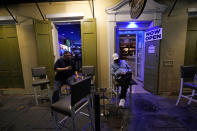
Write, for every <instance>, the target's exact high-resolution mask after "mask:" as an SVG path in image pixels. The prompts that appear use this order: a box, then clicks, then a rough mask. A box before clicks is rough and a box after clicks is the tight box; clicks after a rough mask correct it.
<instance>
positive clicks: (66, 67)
mask: <svg viewBox="0 0 197 131" xmlns="http://www.w3.org/2000/svg"><path fill="white" fill-rule="evenodd" d="M54 70H55V72H56V75H55V80H54V89H53V95H52V103H55V102H57V101H58V100H59V93H60V90H61V87H62V86H63V85H64V84H68V80H67V79H68V78H70V77H71V76H72V75H74V74H75V76H76V77H78V72H77V71H76V68H75V65H74V62H73V61H72V56H71V53H70V52H68V51H65V52H64V55H63V56H62V57H60V58H59V59H58V60H57V61H56V62H55V66H54Z"/></svg>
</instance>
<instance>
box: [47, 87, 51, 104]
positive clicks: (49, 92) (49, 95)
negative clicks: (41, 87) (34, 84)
mask: <svg viewBox="0 0 197 131" xmlns="http://www.w3.org/2000/svg"><path fill="white" fill-rule="evenodd" d="M47 88H48V97H49V100H50V101H51V91H50V86H49V84H47Z"/></svg>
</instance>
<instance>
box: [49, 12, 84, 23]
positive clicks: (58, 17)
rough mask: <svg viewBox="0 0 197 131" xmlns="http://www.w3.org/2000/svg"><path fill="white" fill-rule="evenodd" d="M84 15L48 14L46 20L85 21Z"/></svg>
mask: <svg viewBox="0 0 197 131" xmlns="http://www.w3.org/2000/svg"><path fill="white" fill-rule="evenodd" d="M83 17H84V14H83V13H63V14H47V15H46V18H47V19H49V20H51V21H67V20H80V19H83Z"/></svg>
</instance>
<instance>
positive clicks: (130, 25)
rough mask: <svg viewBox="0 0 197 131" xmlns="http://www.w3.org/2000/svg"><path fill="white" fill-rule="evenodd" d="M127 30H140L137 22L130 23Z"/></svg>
mask: <svg viewBox="0 0 197 131" xmlns="http://www.w3.org/2000/svg"><path fill="white" fill-rule="evenodd" d="M127 28H138V25H137V24H136V23H135V22H129V24H128V25H127Z"/></svg>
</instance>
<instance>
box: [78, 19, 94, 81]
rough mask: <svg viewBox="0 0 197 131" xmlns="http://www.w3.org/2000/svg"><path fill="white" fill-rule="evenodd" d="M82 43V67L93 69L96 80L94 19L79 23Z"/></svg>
mask: <svg viewBox="0 0 197 131" xmlns="http://www.w3.org/2000/svg"><path fill="white" fill-rule="evenodd" d="M81 41H82V65H83V66H88V65H92V66H94V67H95V72H96V73H95V74H96V75H95V76H96V78H97V39H96V19H84V20H82V21H81Z"/></svg>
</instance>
